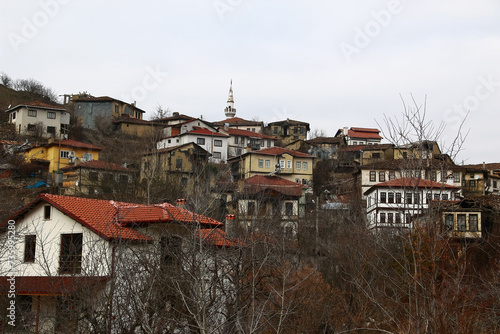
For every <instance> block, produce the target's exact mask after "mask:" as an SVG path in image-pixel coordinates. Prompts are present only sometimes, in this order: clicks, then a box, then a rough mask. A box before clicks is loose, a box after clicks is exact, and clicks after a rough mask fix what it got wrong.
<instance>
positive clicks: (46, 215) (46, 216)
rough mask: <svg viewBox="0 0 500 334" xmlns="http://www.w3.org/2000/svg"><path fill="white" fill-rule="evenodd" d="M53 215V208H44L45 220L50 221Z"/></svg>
mask: <svg viewBox="0 0 500 334" xmlns="http://www.w3.org/2000/svg"><path fill="white" fill-rule="evenodd" d="M51 213H52V207H51V206H50V205H45V206H44V207H43V219H45V220H48V219H50V216H51Z"/></svg>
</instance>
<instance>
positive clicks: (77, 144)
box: [47, 139, 102, 150]
mask: <svg viewBox="0 0 500 334" xmlns="http://www.w3.org/2000/svg"><path fill="white" fill-rule="evenodd" d="M60 142H61V146H69V147H80V148H88V149H91V150H102V148H101V147H97V146H94V145H91V144H85V143H82V142H79V141H76V140H73V139H64V140H61V141H60ZM56 145H59V140H56V141H54V142H52V143H49V144H48V145H47V146H56Z"/></svg>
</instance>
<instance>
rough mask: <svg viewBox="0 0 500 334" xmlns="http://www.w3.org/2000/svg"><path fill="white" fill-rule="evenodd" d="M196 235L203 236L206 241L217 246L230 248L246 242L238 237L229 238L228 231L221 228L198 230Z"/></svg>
mask: <svg viewBox="0 0 500 334" xmlns="http://www.w3.org/2000/svg"><path fill="white" fill-rule="evenodd" d="M195 237H196V238H201V239H202V240H203V241H204V242H205V243H207V244H209V245H212V246H216V247H222V248H230V247H241V246H244V243H243V242H242V241H240V240H238V239H229V238H228V237H227V235H226V232H224V231H223V230H221V229H220V228H215V229H208V228H205V229H201V230H196V231H195Z"/></svg>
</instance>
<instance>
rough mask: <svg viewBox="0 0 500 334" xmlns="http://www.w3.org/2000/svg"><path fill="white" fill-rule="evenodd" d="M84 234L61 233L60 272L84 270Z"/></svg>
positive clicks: (71, 272) (68, 272) (67, 272)
mask: <svg viewBox="0 0 500 334" xmlns="http://www.w3.org/2000/svg"><path fill="white" fill-rule="evenodd" d="M82 246H83V234H82V233H74V234H61V256H60V258H59V274H79V273H80V272H81V270H82Z"/></svg>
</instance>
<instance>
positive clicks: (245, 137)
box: [220, 127, 276, 158]
mask: <svg viewBox="0 0 500 334" xmlns="http://www.w3.org/2000/svg"><path fill="white" fill-rule="evenodd" d="M220 132H221V133H225V134H227V135H228V136H229V137H228V145H227V147H228V152H227V156H228V158H232V157H236V156H238V155H242V154H245V153H246V152H247V151H248V150H252V151H257V150H260V149H264V148H270V147H274V146H275V144H276V139H275V138H274V137H271V136H267V135H265V134H262V133H258V132H254V131H248V130H241V129H235V128H230V127H225V128H221V129H220Z"/></svg>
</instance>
